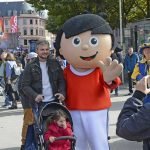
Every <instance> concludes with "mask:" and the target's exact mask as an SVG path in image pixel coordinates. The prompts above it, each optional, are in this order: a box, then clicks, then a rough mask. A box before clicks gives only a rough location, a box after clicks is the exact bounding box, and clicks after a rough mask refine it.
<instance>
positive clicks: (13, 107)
mask: <svg viewBox="0 0 150 150" xmlns="http://www.w3.org/2000/svg"><path fill="white" fill-rule="evenodd" d="M8 109H17V106H11V107H8Z"/></svg>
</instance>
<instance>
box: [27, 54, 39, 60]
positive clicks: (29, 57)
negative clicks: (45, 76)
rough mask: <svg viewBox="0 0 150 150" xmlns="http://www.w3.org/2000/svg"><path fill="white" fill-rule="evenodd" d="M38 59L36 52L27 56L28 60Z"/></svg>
mask: <svg viewBox="0 0 150 150" xmlns="http://www.w3.org/2000/svg"><path fill="white" fill-rule="evenodd" d="M36 57H37V53H35V52H30V53H29V54H28V55H27V59H32V58H36Z"/></svg>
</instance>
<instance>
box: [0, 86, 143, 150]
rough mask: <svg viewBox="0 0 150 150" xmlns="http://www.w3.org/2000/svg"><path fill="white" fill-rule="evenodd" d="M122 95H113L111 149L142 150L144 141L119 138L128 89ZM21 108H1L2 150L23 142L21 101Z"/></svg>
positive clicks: (110, 129)
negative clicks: (121, 111)
mask: <svg viewBox="0 0 150 150" xmlns="http://www.w3.org/2000/svg"><path fill="white" fill-rule="evenodd" d="M119 93H120V95H119V96H118V97H115V96H114V95H113V94H112V95H111V99H112V107H111V109H110V111H109V136H110V137H111V139H110V140H109V143H110V149H111V150H142V143H139V142H130V141H127V140H124V139H121V138H119V137H118V136H117V135H116V134H115V130H116V121H117V117H118V114H119V112H120V110H121V108H122V106H123V104H124V101H125V100H126V99H127V98H128V97H129V96H125V94H127V93H128V90H127V89H122V88H121V89H120V91H119ZM2 104H3V97H0V105H2ZM18 106H19V108H18V109H15V110H8V109H6V108H0V150H19V148H20V145H21V142H20V139H21V127H22V119H23V110H22V107H21V104H20V103H19V105H18Z"/></svg>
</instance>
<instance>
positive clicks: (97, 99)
mask: <svg viewBox="0 0 150 150" xmlns="http://www.w3.org/2000/svg"><path fill="white" fill-rule="evenodd" d="M113 44H114V37H113V32H112V30H111V28H110V26H109V24H108V23H107V22H106V21H105V20H104V19H103V18H101V17H100V16H98V15H95V14H81V15H78V16H75V17H72V18H70V19H69V20H67V21H66V22H65V23H64V25H63V26H62V27H61V29H60V31H59V32H58V33H57V36H56V41H55V44H54V45H55V48H56V51H57V54H59V55H61V56H63V57H64V59H66V60H67V62H68V64H69V65H68V66H67V67H66V68H65V69H64V76H65V79H66V86H67V89H66V90H67V96H66V99H65V103H66V106H67V108H68V109H69V110H70V112H71V115H72V119H73V123H74V134H75V136H76V137H77V143H76V147H77V150H108V149H109V145H108V140H107V137H108V135H107V133H108V130H107V128H108V108H109V107H110V106H111V101H110V92H109V91H110V90H111V89H114V88H116V87H117V86H118V85H119V84H120V79H119V78H118V76H119V75H120V73H121V71H122V68H123V66H122V65H121V64H118V62H117V60H114V61H112V60H111V58H110V57H109V56H110V55H111V49H112V47H113Z"/></svg>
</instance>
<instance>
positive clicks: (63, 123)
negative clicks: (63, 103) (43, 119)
mask: <svg viewBox="0 0 150 150" xmlns="http://www.w3.org/2000/svg"><path fill="white" fill-rule="evenodd" d="M56 123H57V125H58V126H59V127H62V128H65V127H66V118H64V117H60V119H59V120H57V121H56Z"/></svg>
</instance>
